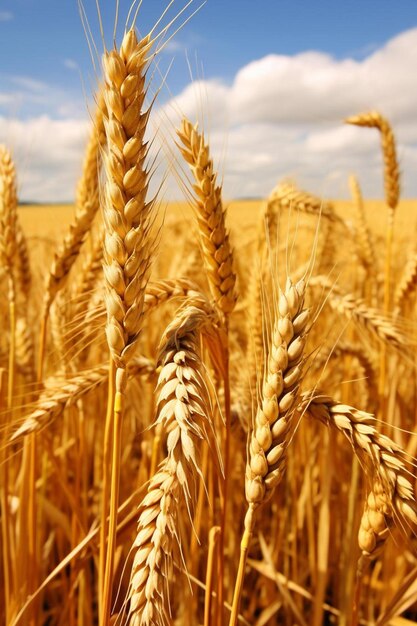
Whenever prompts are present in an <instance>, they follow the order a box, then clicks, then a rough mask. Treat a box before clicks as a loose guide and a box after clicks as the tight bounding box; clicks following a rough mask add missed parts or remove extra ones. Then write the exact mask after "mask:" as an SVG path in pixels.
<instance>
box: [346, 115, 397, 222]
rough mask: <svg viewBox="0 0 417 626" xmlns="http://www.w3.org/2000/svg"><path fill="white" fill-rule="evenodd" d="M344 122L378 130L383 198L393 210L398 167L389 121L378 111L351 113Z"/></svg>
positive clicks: (395, 199) (395, 201)
mask: <svg viewBox="0 0 417 626" xmlns="http://www.w3.org/2000/svg"><path fill="white" fill-rule="evenodd" d="M345 122H346V123H347V124H353V125H355V126H366V127H367V128H377V129H378V130H379V132H380V134H381V144H382V154H383V157H384V186H385V199H386V203H387V205H388V206H389V208H390V209H391V211H394V210H395V208H396V207H397V204H398V200H399V197H400V169H399V167H398V161H397V151H396V148H395V137H394V133H393V131H392V128H391V126H390V123H389V122H388V120H387V119H385V117H383V116H382V115H381V113H379V112H378V111H370V112H369V113H360V114H359V115H353V116H351V117H348V118H347V119H346V120H345Z"/></svg>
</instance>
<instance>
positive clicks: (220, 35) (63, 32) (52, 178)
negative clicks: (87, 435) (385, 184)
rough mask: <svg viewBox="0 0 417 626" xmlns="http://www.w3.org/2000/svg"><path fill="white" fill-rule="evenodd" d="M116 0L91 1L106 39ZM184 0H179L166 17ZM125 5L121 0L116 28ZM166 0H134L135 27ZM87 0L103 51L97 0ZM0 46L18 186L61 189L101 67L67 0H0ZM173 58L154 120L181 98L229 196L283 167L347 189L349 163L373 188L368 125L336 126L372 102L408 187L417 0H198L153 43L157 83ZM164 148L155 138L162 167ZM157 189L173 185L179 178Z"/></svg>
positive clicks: (82, 136)
mask: <svg viewBox="0 0 417 626" xmlns="http://www.w3.org/2000/svg"><path fill="white" fill-rule="evenodd" d="M115 4H116V2H115V0H114V1H113V0H100V5H101V9H102V18H103V24H104V29H105V40H106V42H107V46H108V47H109V46H111V44H112V38H113V26H114V9H115ZM184 4H185V2H183V1H182V0H176V2H175V3H174V5H173V7H172V8H171V9H170V11H169V13H168V15H167V16H166V17H165V19H164V20H163V24H167V23H168V21H169V20H170V19H171V18H173V17H174V16H175V13H176V11H178V10H180V9H181V8H182V7H183V6H184ZM129 6H130V0H129V1H125V0H120V17H119V29H118V32H117V35H118V40H120V34H121V32H122V30H123V27H124V24H125V19H126V16H127V13H128V10H129ZM165 6H166V2H165V0H143V4H142V7H141V9H140V13H139V18H138V22H137V25H138V28H139V31H140V32H141V34H145V33H146V32H147V31H148V30H149V28H151V27H152V25H153V24H154V23H155V21H156V19H157V18H158V16H159V15H160V14H161V12H162V11H163V9H164V8H165ZM84 7H85V13H86V15H87V16H88V20H89V23H90V26H91V30H92V33H93V36H94V39H95V42H96V46H97V49H98V52H99V54H101V52H102V50H103V43H102V40H101V36H100V31H99V28H98V18H97V12H96V7H95V0H84ZM198 7H199V2H198V0H194V2H193V4H192V5H191V6H190V7H189V8H188V9H187V10H186V11H185V13H184V15H183V16H182V17H180V18H179V20H178V22H177V23H176V24H175V25H173V26H172V27H171V29H170V32H171V33H173V32H174V31H175V30H176V27H177V25H178V26H179V25H180V24H181V23H182V21H183V19H185V18H186V17H187V16H189V15H190V14H191V13H192V12H193V10H195V9H197V8H198ZM187 56H188V59H189V65H190V66H191V68H192V70H191V71H192V76H193V82H192V81H191V76H190V70H189V67H188V63H187V58H186V57H187ZM0 59H1V60H2V62H1V64H0V142H6V143H7V144H8V145H9V146H10V147H11V148H12V150H13V152H14V156H15V160H16V162H17V165H18V174H19V187H20V196H21V199H22V200H26V201H27V200H35V201H51V202H54V201H71V200H72V198H73V194H74V188H75V184H76V180H77V177H78V176H79V173H80V167H81V162H82V154H83V149H84V145H85V141H86V137H87V135H88V128H89V113H88V104H89V103H91V102H92V99H91V95H92V93H93V91H94V88H95V86H96V84H97V77H98V73H99V70H100V62H97V59H96V60H95V63H96V70H95V69H94V65H93V61H92V58H91V55H90V51H89V47H88V45H87V39H86V35H85V33H84V30H83V26H82V22H81V19H80V14H79V9H78V5H77V1H76V0H60V1H59V2H58V1H57V0H0ZM172 61H173V63H172V66H171V68H170V71H169V75H168V79H167V84H168V88H163V89H162V92H161V94H160V98H159V101H158V105H157V107H156V111H155V115H154V122H153V123H154V128H156V127H159V126H160V125H161V124H164V126H165V130H164V131H163V132H160V133H159V136H160V139H161V140H162V141H165V140H166V139H167V137H168V139H169V138H172V136H173V133H174V131H173V128H174V126H175V124H176V123H177V112H178V110H181V111H182V112H184V113H186V114H187V115H189V116H190V117H191V118H192V119H193V120H194V119H198V120H199V121H200V124H202V125H204V128H205V129H207V132H208V134H209V138H210V144H211V147H212V151H213V153H214V155H215V157H216V158H217V160H218V163H219V164H220V167H221V172H222V175H223V176H224V183H225V190H226V193H227V195H228V196H229V197H247V196H264V195H267V194H268V192H269V191H270V190H271V188H272V187H273V186H274V185H275V184H276V182H277V181H278V180H280V179H281V178H283V177H291V178H293V179H295V180H296V181H297V183H298V184H299V185H300V186H304V187H305V188H307V189H308V190H310V191H313V192H315V193H318V194H322V195H326V196H332V197H347V196H348V193H349V192H348V184H347V179H348V175H349V174H350V173H352V172H354V173H356V174H357V175H358V177H359V180H360V182H361V184H362V187H363V189H364V193H365V195H367V196H374V197H378V196H381V195H382V173H381V155H380V150H379V141H378V134H377V132H376V131H373V130H368V129H357V128H352V127H348V126H345V125H343V118H344V117H346V116H347V115H351V114H355V113H358V112H360V111H365V110H370V109H379V110H380V111H381V112H382V113H383V114H384V115H386V116H387V117H388V118H389V119H390V120H391V121H392V124H393V126H394V129H395V131H396V134H397V138H398V153H399V159H400V164H401V170H402V174H403V193H404V195H405V196H408V197H410V196H417V71H416V68H417V1H416V0H397V1H396V2H392V0H390V1H387V0H378V1H372V0H362V1H359V0H358V1H356V0H355V1H348V0H346V1H344V2H334V0H332V1H328V0H320V2H316V1H312V0H310V1H306V0H257V1H253V0H240V1H237V0H208V1H207V2H206V4H205V5H204V6H203V7H202V8H201V9H200V10H199V11H198V13H197V14H196V15H194V16H193V17H192V19H191V20H190V21H189V22H188V23H187V24H186V25H185V26H184V27H183V28H182V29H181V31H180V32H179V33H177V35H176V36H175V37H174V38H173V39H172V40H171V41H170V42H169V43H168V44H167V46H166V47H165V48H164V49H163V50H162V52H161V54H160V55H159V62H158V68H159V69H158V70H157V71H156V72H155V78H154V84H155V86H157V85H158V84H159V83H160V82H161V76H162V75H163V74H164V73H165V72H166V70H167V68H168V67H169V66H170V64H171V62H172ZM174 97H175V105H174V103H173V101H172V98H174ZM167 122H168V123H167ZM167 152H168V154H170V152H169V151H166V150H165V153H167ZM165 160H166V159H165V156H164V151H163V152H162V156H161V161H162V168H161V171H162V170H163V168H164V165H165V166H166V167H168V166H169V163H168V161H169V160H170V158H169V157H168V159H167V160H166V161H167V162H166V163H164V161H165ZM167 194H168V196H169V197H170V198H174V197H180V195H181V192H180V190H179V188H178V185H177V184H176V183H175V178H173V179H172V180H171V181H170V182H169V183H168V185H167Z"/></svg>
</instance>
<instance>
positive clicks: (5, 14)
mask: <svg viewBox="0 0 417 626" xmlns="http://www.w3.org/2000/svg"><path fill="white" fill-rule="evenodd" d="M13 17H14V16H13V13H12V12H11V11H0V22H10V20H12V19H13Z"/></svg>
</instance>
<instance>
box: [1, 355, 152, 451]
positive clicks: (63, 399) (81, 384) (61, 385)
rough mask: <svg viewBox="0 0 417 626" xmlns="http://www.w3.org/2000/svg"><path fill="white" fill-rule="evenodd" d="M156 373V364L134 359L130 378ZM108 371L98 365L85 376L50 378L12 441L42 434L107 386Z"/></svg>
mask: <svg viewBox="0 0 417 626" xmlns="http://www.w3.org/2000/svg"><path fill="white" fill-rule="evenodd" d="M154 371H155V364H154V363H153V362H152V361H150V360H149V359H147V358H145V357H143V356H136V357H134V358H133V359H132V360H131V361H130V363H129V367H128V377H129V379H131V378H137V377H138V376H149V375H151V374H152V373H153V372H154ZM108 375H109V368H108V366H107V365H104V364H103V365H98V366H97V367H94V368H91V369H90V370H86V371H84V372H79V373H76V374H74V375H72V376H68V377H66V378H64V379H62V378H58V377H52V378H47V379H46V380H45V389H44V390H43V391H42V394H41V395H40V397H39V398H38V400H37V401H36V404H35V407H34V408H33V410H32V411H31V413H30V414H28V415H27V416H24V417H23V423H22V424H21V426H19V428H18V429H17V430H16V431H15V432H14V433H13V435H12V437H11V441H17V440H19V439H21V438H22V437H25V436H27V435H29V434H30V433H34V432H39V431H40V430H42V429H43V428H45V427H46V426H47V425H49V424H51V422H53V421H54V420H56V419H57V418H58V417H60V416H61V415H62V413H63V411H65V409H67V408H68V407H70V406H73V405H74V404H75V403H76V402H77V401H78V400H80V399H81V398H83V397H84V396H85V395H86V394H87V393H90V392H92V391H94V390H95V389H97V388H98V387H101V386H103V385H105V384H106V383H107V382H108Z"/></svg>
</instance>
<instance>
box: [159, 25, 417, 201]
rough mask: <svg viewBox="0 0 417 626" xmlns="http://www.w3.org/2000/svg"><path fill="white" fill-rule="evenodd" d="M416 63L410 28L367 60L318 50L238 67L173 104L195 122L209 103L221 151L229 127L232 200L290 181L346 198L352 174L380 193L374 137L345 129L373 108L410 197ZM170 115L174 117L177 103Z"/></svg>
mask: <svg viewBox="0 0 417 626" xmlns="http://www.w3.org/2000/svg"><path fill="white" fill-rule="evenodd" d="M416 65H417V29H413V30H409V31H406V32H404V33H401V34H400V35H398V36H397V37H395V38H393V39H392V40H390V41H389V42H388V43H387V44H386V45H385V46H383V47H382V48H379V49H378V50H372V53H371V54H370V55H369V56H367V57H366V58H364V59H362V60H355V59H341V60H338V59H335V58H333V57H331V56H329V55H327V54H323V53H320V52H315V51H311V52H304V53H301V54H298V55H295V56H284V55H268V56H266V57H264V58H262V59H259V60H256V61H253V62H251V63H249V64H248V65H246V66H245V67H243V68H241V70H240V71H239V72H238V73H237V74H236V76H235V78H234V80H233V82H232V83H231V84H230V85H225V84H223V83H221V82H220V81H206V82H204V83H201V82H200V83H198V84H197V85H195V86H194V88H193V87H190V86H189V87H187V89H185V90H184V91H183V92H182V93H181V94H180V96H179V97H178V98H177V99H176V102H178V103H179V105H180V108H181V110H182V111H184V112H185V113H186V114H187V115H188V116H190V117H191V119H196V118H197V119H198V118H201V113H200V111H201V101H203V103H205V107H204V108H205V112H206V113H207V117H208V118H209V119H210V129H211V135H210V141H211V144H212V147H213V152H214V153H216V148H220V146H221V142H220V141H217V134H218V133H220V132H221V131H222V132H224V130H225V129H228V130H227V131H226V132H227V145H228V159H227V162H226V165H225V178H224V179H225V183H226V191H228V193H229V195H231V196H237V195H239V196H244V195H265V194H267V193H268V191H269V190H270V189H271V187H272V186H273V185H274V184H275V183H276V181H277V179H279V178H280V177H281V176H284V175H287V174H290V175H293V176H296V177H297V180H298V181H299V183H300V184H302V185H306V186H309V187H310V188H311V189H312V191H317V192H320V193H323V192H325V193H328V194H329V195H335V196H340V195H346V194H347V177H348V174H349V173H350V172H351V171H356V172H357V173H358V175H359V177H360V179H361V182H362V183H363V187H364V191H365V193H366V194H368V195H375V196H381V194H382V181H381V155H380V147H379V137H378V133H377V131H375V130H371V129H360V128H353V127H348V126H344V125H343V119H344V118H345V117H347V116H348V115H352V114H354V113H359V112H361V111H367V110H370V109H378V110H380V111H381V112H382V113H383V114H384V115H386V116H387V117H388V118H389V119H390V120H391V122H392V123H393V126H394V129H395V132H396V135H397V139H398V153H399V158H400V162H401V168H402V173H403V189H404V193H405V194H408V195H417V177H416V176H415V168H414V165H415V162H416V159H417V146H416V142H417V116H416V111H417V75H416V73H415V67H416ZM168 108H169V111H170V112H171V113H169V116H170V117H171V118H172V111H174V105H173V104H172V103H171V104H170V105H168ZM166 110H167V107H164V111H166ZM220 153H221V150H219V151H218V154H220Z"/></svg>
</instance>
